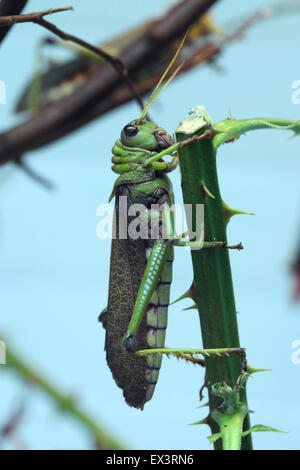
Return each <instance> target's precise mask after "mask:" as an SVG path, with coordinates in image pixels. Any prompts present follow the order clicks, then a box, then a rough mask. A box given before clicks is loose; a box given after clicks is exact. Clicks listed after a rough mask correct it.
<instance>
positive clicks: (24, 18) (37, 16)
mask: <svg viewBox="0 0 300 470" xmlns="http://www.w3.org/2000/svg"><path fill="white" fill-rule="evenodd" d="M68 10H73V7H64V8H50V9H49V10H43V11H39V12H36V13H26V14H25V15H10V16H0V27H2V26H9V25H12V24H16V23H32V22H34V23H35V22H37V21H38V20H41V19H42V18H43V17H44V16H46V15H52V14H53V13H60V12H62V11H68Z"/></svg>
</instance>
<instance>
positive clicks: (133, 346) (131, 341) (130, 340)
mask: <svg viewBox="0 0 300 470" xmlns="http://www.w3.org/2000/svg"><path fill="white" fill-rule="evenodd" d="M137 346H138V341H137V338H136V336H133V335H129V336H127V337H126V338H125V339H124V340H123V347H124V349H125V351H128V352H136V350H137Z"/></svg>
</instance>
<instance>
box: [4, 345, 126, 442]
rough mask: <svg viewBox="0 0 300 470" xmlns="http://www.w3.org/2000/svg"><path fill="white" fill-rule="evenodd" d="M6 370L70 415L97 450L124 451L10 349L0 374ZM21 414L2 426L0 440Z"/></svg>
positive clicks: (11, 428) (10, 430)
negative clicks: (88, 435) (39, 390)
mask: <svg viewBox="0 0 300 470" xmlns="http://www.w3.org/2000/svg"><path fill="white" fill-rule="evenodd" d="M1 337H3V336H1ZM6 370H11V371H13V372H14V373H16V374H17V375H18V376H19V377H21V378H22V379H24V380H25V381H26V383H27V385H36V386H38V387H39V388H40V389H41V391H42V392H44V394H46V396H48V397H49V398H51V399H52V400H53V401H54V402H55V403H56V405H57V406H58V408H59V409H60V410H61V411H62V412H64V413H66V414H68V415H70V416H71V417H72V418H74V419H75V420H76V421H77V422H78V423H79V424H80V425H81V426H83V427H84V428H85V429H86V430H87V431H89V433H90V434H91V437H92V439H93V443H94V445H95V446H96V448H97V449H108V450H110V449H111V450H117V449H124V446H123V445H122V444H121V443H120V442H119V441H118V440H117V439H116V438H115V437H113V436H112V435H111V434H109V433H108V432H107V431H104V429H105V426H103V425H102V424H100V423H99V422H97V421H96V420H95V419H94V418H93V417H92V416H91V415H89V414H87V413H86V412H85V411H84V410H82V409H81V407H80V405H79V404H78V403H76V401H75V400H74V399H73V398H71V397H70V396H68V395H66V394H64V393H63V392H61V391H60V390H59V388H58V387H57V386H55V385H53V384H52V383H51V382H50V381H49V380H48V379H45V378H44V377H42V376H41V375H40V374H39V373H38V372H37V371H36V370H34V369H33V368H32V367H31V366H30V365H29V364H28V363H27V362H25V361H24V359H23V358H22V357H20V356H19V355H18V354H17V353H16V352H15V351H13V350H12V349H11V348H7V349H6V365H4V366H1V369H0V374H3V373H5V371H6ZM22 410H23V408H22ZM22 414H23V412H22V413H21V411H20V412H19V411H16V412H15V413H14V415H13V417H12V418H11V419H10V420H9V421H8V422H7V423H6V424H5V425H4V426H2V428H1V429H0V435H1V436H2V438H4V437H6V436H8V435H9V434H11V433H12V432H13V430H14V428H15V427H16V426H17V424H18V423H19V421H20V418H21V416H22Z"/></svg>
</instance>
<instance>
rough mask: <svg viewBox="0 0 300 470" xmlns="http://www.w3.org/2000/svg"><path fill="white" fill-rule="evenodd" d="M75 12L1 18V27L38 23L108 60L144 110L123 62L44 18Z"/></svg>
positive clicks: (71, 8) (44, 12) (61, 10)
mask: <svg viewBox="0 0 300 470" xmlns="http://www.w3.org/2000/svg"><path fill="white" fill-rule="evenodd" d="M69 10H73V7H64V8H54V9H53V8H51V9H49V10H44V11H40V12H36V13H28V14H26V15H11V16H4V17H0V28H1V26H7V25H12V24H15V23H36V24H39V25H40V26H42V27H43V28H46V29H48V30H49V31H51V33H53V34H55V35H56V36H58V37H59V38H61V39H63V40H64V41H71V42H74V43H75V44H78V45H79V46H81V47H83V48H85V49H87V50H89V51H91V52H93V53H94V54H96V55H97V56H99V57H101V58H102V59H104V60H106V62H108V63H110V64H111V65H112V66H113V67H114V68H115V69H116V70H117V72H118V73H119V74H120V76H121V77H122V79H123V80H124V82H125V83H126V85H127V86H128V88H129V90H130V91H131V93H132V95H133V97H134V98H135V100H136V101H137V103H138V105H139V106H140V108H141V109H142V110H143V108H144V105H143V102H142V100H141V97H140V96H139V95H138V93H136V91H135V89H134V85H133V83H132V81H131V80H130V79H129V77H128V72H127V70H126V67H125V66H124V64H123V63H122V61H121V60H119V59H118V58H116V57H114V56H112V55H110V54H109V53H108V52H106V51H104V50H103V49H101V48H100V47H96V46H94V45H93V44H90V43H88V42H86V41H84V40H83V39H80V38H79V37H77V36H74V35H73V34H68V33H66V32H65V31H63V30H62V29H59V28H58V27H57V26H55V25H54V24H53V23H50V22H49V21H46V20H45V19H44V16H46V15H51V14H53V13H60V12H63V11H69Z"/></svg>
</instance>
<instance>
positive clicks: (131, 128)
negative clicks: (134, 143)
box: [124, 124, 139, 137]
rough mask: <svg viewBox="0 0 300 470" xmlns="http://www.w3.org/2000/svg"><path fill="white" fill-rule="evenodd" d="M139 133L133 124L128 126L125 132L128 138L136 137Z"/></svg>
mask: <svg viewBox="0 0 300 470" xmlns="http://www.w3.org/2000/svg"><path fill="white" fill-rule="evenodd" d="M138 131H139V130H138V128H137V127H136V126H134V125H132V124H128V125H127V126H125V127H124V132H125V134H126V135H127V136H128V137H131V136H134V135H136V134H137V133H138Z"/></svg>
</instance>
